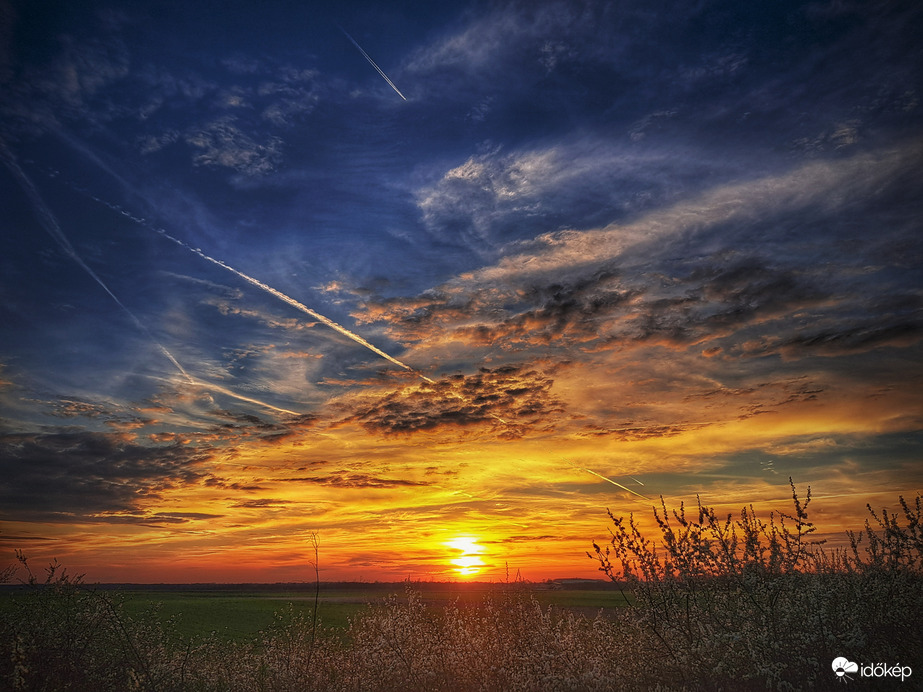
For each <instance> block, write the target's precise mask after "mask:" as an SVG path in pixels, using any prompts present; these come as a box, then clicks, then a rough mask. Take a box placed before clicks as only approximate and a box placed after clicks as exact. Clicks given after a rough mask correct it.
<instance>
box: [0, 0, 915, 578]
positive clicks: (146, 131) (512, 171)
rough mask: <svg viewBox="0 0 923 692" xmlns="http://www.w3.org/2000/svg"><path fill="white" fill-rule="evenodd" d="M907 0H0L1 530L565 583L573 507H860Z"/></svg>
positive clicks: (875, 475) (907, 356)
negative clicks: (807, 499)
mask: <svg viewBox="0 0 923 692" xmlns="http://www.w3.org/2000/svg"><path fill="white" fill-rule="evenodd" d="M921 14H923V8H921V6H920V4H919V3H916V2H909V1H908V2H876V3H868V2H859V1H856V2H853V1H851V0H830V1H827V0H818V1H817V2H807V3H804V2H784V1H780V2H773V3H746V2H739V0H701V1H700V2H678V1H667V2H657V1H651V0H644V1H643V2H641V1H640V0H614V1H612V2H605V1H602V0H600V1H597V2H589V1H587V2H584V1H580V0H568V1H563V2H555V1H551V0H538V1H534V2H533V1H528V2H526V1H522V2H482V1H475V2H460V3H433V2H409V1H408V2H329V3H321V2H312V1H310V0H309V1H307V2H297V3H296V2H273V3H256V2H240V1H235V0H223V1H222V2H212V1H202V2H187V3H164V2H152V1H150V0H140V1H132V2H131V3H128V2H101V1H98V0H88V1H87V2H80V3H73V2H64V1H56V0H28V1H26V0H13V1H11V0H0V91H2V93H3V98H2V99H0V163H2V165H0V205H2V209H3V213H2V215H0V216H2V218H0V325H2V329H0V563H2V562H4V561H8V562H13V559H14V551H15V550H17V549H18V550H22V551H23V552H24V553H25V554H26V555H27V556H29V557H31V558H32V560H33V563H34V564H35V565H36V566H38V565H40V564H42V563H43V562H46V561H50V560H51V559H55V558H56V559H57V560H59V561H60V562H61V563H62V564H64V565H65V566H67V567H68V568H69V569H70V570H71V571H72V572H77V573H85V574H86V579H87V580H89V581H103V582H106V581H132V582H200V581H217V582H277V581H300V580H306V581H311V580H313V578H314V571H313V567H312V561H313V560H314V558H315V556H314V552H313V547H312V537H314V538H316V539H317V544H318V553H317V564H318V567H319V573H320V576H321V579H324V580H367V581H369V580H383V581H392V580H402V579H407V578H410V579H420V580H454V579H471V578H476V579H483V580H503V579H505V578H507V577H513V576H514V575H517V574H518V575H519V576H521V577H523V578H525V579H531V580H541V579H546V578H554V577H585V578H594V577H601V576H602V575H600V573H599V572H598V571H597V564H596V563H594V562H593V561H592V560H591V559H589V558H588V557H587V556H586V551H587V549H591V547H592V545H591V544H592V541H594V540H595V541H597V542H600V541H605V540H606V537H607V535H608V533H607V531H608V529H607V527H608V526H609V518H608V516H607V514H606V511H607V509H609V510H611V511H612V512H613V514H615V515H616V516H619V515H623V516H627V515H628V514H629V513H633V514H634V515H635V516H636V517H637V518H638V520H639V521H640V522H641V523H642V525H644V526H647V527H650V526H652V525H653V519H652V513H651V507H652V506H653V505H654V504H659V502H660V498H661V497H662V498H663V501H664V504H665V505H666V506H667V507H676V506H678V505H679V504H680V502H684V503H686V505H687V506H689V505H694V504H695V503H696V501H697V500H696V498H697V497H698V498H700V499H701V502H703V503H704V504H706V505H710V506H715V507H717V508H718V509H719V510H720V512H721V513H726V512H739V510H740V508H741V507H743V506H744V505H748V504H753V506H754V507H755V508H756V509H757V510H758V511H760V512H768V511H770V510H775V511H785V510H790V509H791V502H790V498H791V490H790V488H789V478H790V477H791V478H792V479H793V480H794V483H795V485H796V487H797V489H798V492H799V495H800V496H801V497H802V498H803V497H804V495H805V494H806V492H807V488H808V486H810V488H811V492H812V495H813V498H814V499H813V501H812V503H811V505H810V510H811V516H812V518H813V519H814V520H815V522H816V523H817V525H818V527H819V534H822V535H824V536H827V537H829V538H830V539H831V541H834V542H835V541H836V540H841V539H842V537H843V532H844V531H845V530H846V529H859V528H861V527H862V524H863V522H864V520H865V517H866V511H865V505H866V503H871V504H872V505H873V506H874V507H875V508H876V509H881V508H887V509H889V511H894V510H895V509H896V508H897V507H898V504H897V501H898V497H899V496H902V495H903V496H905V497H907V498H908V499H912V498H913V497H915V496H916V495H917V494H918V493H920V492H921V491H923V463H921V462H923V458H921V451H923V395H921V392H923V359H921V355H923V354H921V338H923V310H921V308H923V281H921V278H923V277H921V267H923V232H921V231H923V228H921V222H923V194H921V188H920V180H921V176H923V103H921V98H923V93H921V87H920V85H923V45H921V43H920V41H919V36H920V34H921V30H923V16H921ZM838 537H839V538H838Z"/></svg>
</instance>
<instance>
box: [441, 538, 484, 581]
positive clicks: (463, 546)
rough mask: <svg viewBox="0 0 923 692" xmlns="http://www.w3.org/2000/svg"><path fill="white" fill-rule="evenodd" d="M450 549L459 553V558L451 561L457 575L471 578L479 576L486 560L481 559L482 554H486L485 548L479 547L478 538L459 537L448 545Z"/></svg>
mask: <svg viewBox="0 0 923 692" xmlns="http://www.w3.org/2000/svg"><path fill="white" fill-rule="evenodd" d="M446 545H447V546H449V548H451V549H452V550H453V551H456V552H457V553H458V556H457V557H455V558H453V559H452V560H451V563H452V564H453V565H455V567H454V568H453V569H454V570H455V572H456V573H458V574H459V575H460V576H462V577H471V576H474V575H475V574H479V573H480V571H481V568H483V567H484V560H482V559H481V557H480V553H483V552H484V546H482V545H479V544H478V542H477V539H476V538H472V537H471V536H459V537H458V538H455V539H453V540H451V541H448V542H447V543H446Z"/></svg>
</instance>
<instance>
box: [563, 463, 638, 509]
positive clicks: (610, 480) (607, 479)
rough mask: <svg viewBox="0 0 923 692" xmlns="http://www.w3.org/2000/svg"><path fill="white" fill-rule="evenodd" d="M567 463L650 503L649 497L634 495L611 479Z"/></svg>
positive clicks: (631, 491)
mask: <svg viewBox="0 0 923 692" xmlns="http://www.w3.org/2000/svg"><path fill="white" fill-rule="evenodd" d="M568 463H569V464H571V466H573V467H574V468H577V469H580V470H581V471H586V472H587V473H591V474H593V475H594V476H596V477H597V478H602V479H603V480H604V481H606V482H607V483H612V485H614V486H616V487H619V488H621V489H622V490H624V491H625V492H629V493H631V494H632V495H637V496H638V497H640V498H643V499H645V500H647V501H650V499H651V498H649V497H646V496H645V495H642V494H641V493H636V492H635V491H634V490H632V489H631V488H626V487H625V486H624V485H622V484H621V483H616V482H615V481H614V480H612V479H611V478H606V477H605V476H603V475H602V474H601V473H596V471H591V470H590V469H588V468H584V467H583V466H577V465H576V464H575V463H573V462H568Z"/></svg>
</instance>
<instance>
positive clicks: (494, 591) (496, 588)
mask: <svg viewBox="0 0 923 692" xmlns="http://www.w3.org/2000/svg"><path fill="white" fill-rule="evenodd" d="M86 588H88V589H91V590H96V591H99V592H101V593H103V594H106V595H108V596H110V597H111V598H112V599H113V600H114V601H115V602H116V603H120V604H121V611H122V612H123V613H124V614H125V615H127V616H128V617H130V618H133V619H144V618H146V617H147V615H149V614H151V613H153V615H154V617H155V618H156V619H157V620H159V621H160V622H161V623H163V624H164V625H166V626H167V628H168V630H170V631H172V632H174V633H175V634H176V635H177V637H179V638H182V639H188V638H189V637H205V636H210V635H214V636H216V637H217V638H219V639H222V640H228V641H238V642H244V641H250V640H252V639H254V638H256V637H257V635H258V634H259V633H260V632H261V631H265V630H268V629H269V628H272V627H273V626H274V625H276V624H278V623H279V618H280V617H282V618H283V619H284V618H285V617H291V616H293V615H298V614H300V615H301V616H302V617H304V618H305V620H306V621H307V622H311V621H312V618H313V611H314V596H315V594H314V585H312V584H305V585H301V584H298V585H261V584H245V585H239V586H238V585H229V586H225V585H175V586H173V585H153V586H145V585H120V586H111V585H101V586H88V587H86ZM406 588H407V585H405V584H402V583H391V584H381V583H379V584H361V583H353V584H321V586H320V593H319V598H318V602H317V615H318V623H319V626H320V627H323V628H324V629H326V630H333V631H335V632H345V631H346V630H347V628H348V627H349V622H350V619H351V618H354V617H356V616H357V615H358V614H360V613H361V612H362V611H364V610H366V609H367V608H368V607H369V606H370V605H373V604H376V603H381V602H382V601H384V600H385V599H387V598H388V597H389V596H397V597H398V598H399V599H403V598H406V595H405V590H406ZM411 588H412V589H413V590H414V591H416V592H417V593H418V595H419V597H420V599H421V600H422V601H423V602H425V603H426V604H427V606H428V607H431V608H433V610H434V611H438V609H440V608H442V607H444V606H446V605H448V604H450V603H458V604H459V605H461V606H465V605H476V604H479V603H483V602H484V601H485V599H487V598H489V597H496V596H498V595H499V594H501V593H502V592H503V591H504V590H509V589H511V588H513V589H516V590H517V591H522V590H524V591H525V592H526V593H528V594H529V595H531V596H532V597H534V598H535V600H536V601H538V602H539V603H540V604H541V605H542V606H543V607H545V608H547V607H549V606H552V607H555V608H562V609H568V610H573V611H576V612H579V613H582V614H584V615H588V616H590V617H593V616H595V615H596V613H597V612H599V611H600V610H603V612H605V611H606V610H611V609H613V608H618V607H621V606H624V605H625V600H624V598H623V596H622V594H621V592H619V591H618V590H615V589H612V588H611V587H610V588H605V587H602V588H599V587H596V588H575V589H570V588H554V589H551V588H548V587H547V586H546V585H529V584H517V585H506V584H485V583H474V584H467V583H431V582H422V583H420V582H418V583H414V584H413V585H412V586H411ZM27 593H28V590H27V589H25V588H16V587H14V588H12V589H7V590H4V591H3V593H0V613H2V611H3V610H4V609H5V608H9V607H11V606H12V600H15V599H16V598H21V597H25V596H26V594H27ZM11 599H12V600H11Z"/></svg>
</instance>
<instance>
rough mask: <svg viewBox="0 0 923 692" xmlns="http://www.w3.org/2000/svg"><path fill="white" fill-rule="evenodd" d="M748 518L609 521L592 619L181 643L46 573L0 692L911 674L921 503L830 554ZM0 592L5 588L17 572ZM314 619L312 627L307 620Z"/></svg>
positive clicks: (532, 607) (9, 617) (559, 617)
mask: <svg viewBox="0 0 923 692" xmlns="http://www.w3.org/2000/svg"><path fill="white" fill-rule="evenodd" d="M792 494H793V501H794V512H793V513H792V514H790V515H788V514H773V515H770V518H769V520H768V521H763V520H761V519H759V518H757V516H756V515H755V514H754V512H753V509H752V508H745V509H744V510H743V511H742V512H741V513H740V514H739V515H738V516H737V517H736V518H735V517H732V516H727V517H724V518H719V517H718V516H717V514H716V513H715V512H714V510H712V509H710V508H706V507H697V508H695V510H694V511H692V512H687V511H685V509H684V508H682V507H681V508H680V509H678V510H675V511H668V510H667V509H666V508H665V507H663V506H662V505H661V508H660V509H659V510H655V516H656V518H657V522H658V524H659V527H660V536H659V537H658V540H657V541H656V542H655V541H654V540H653V539H652V538H646V537H644V536H643V535H642V534H641V532H640V531H639V530H638V528H637V525H636V523H635V521H634V519H633V518H631V517H629V518H628V519H624V518H617V517H614V516H613V517H612V519H613V522H614V526H613V527H612V538H611V541H610V543H609V544H608V545H606V546H604V547H599V546H595V545H594V551H593V552H592V553H590V554H589V555H590V557H591V558H593V559H595V560H598V561H599V564H600V569H601V570H602V571H603V572H604V573H605V574H606V575H607V576H609V577H610V579H612V581H613V582H614V583H616V584H618V585H620V586H621V588H622V589H623V590H624V597H625V601H624V602H623V603H626V605H625V606H624V607H620V608H613V609H609V610H608V611H606V612H605V613H600V614H599V615H597V616H595V617H594V616H588V615H585V614H582V613H577V612H574V611H573V610H569V609H566V608H561V607H557V606H545V605H543V604H542V602H541V601H540V600H539V599H538V598H536V594H535V593H534V592H533V591H532V590H530V589H528V588H526V587H525V585H521V584H516V583H512V584H508V585H504V586H503V587H502V588H497V589H492V590H486V591H484V592H483V594H482V595H481V596H480V597H478V598H477V599H473V598H464V599H462V598H460V599H458V600H455V601H451V602H448V603H443V604H441V605H436V604H434V603H433V602H432V599H427V598H426V594H425V590H423V589H420V588H414V586H413V585H410V584H409V585H408V586H407V588H406V590H405V593H404V594H403V595H400V596H396V595H395V596H390V597H388V598H385V599H382V600H380V601H379V602H377V603H374V604H371V605H369V606H368V607H367V608H363V609H362V610H361V611H358V612H357V614H356V615H355V616H354V617H352V618H351V619H350V621H349V622H348V624H346V625H345V626H343V627H339V628H327V627H325V626H324V625H323V622H322V618H323V605H322V604H321V607H320V609H319V610H320V613H318V608H317V607H316V603H317V602H313V603H310V607H308V608H301V609H296V608H293V607H289V608H288V609H283V610H282V611H280V612H279V613H277V614H276V616H275V620H274V622H273V623H272V624H271V625H269V626H267V627H265V628H264V629H263V630H262V631H261V632H260V633H259V635H258V636H255V637H252V638H250V639H247V640H243V641H240V640H229V639H228V638H223V637H220V636H195V637H189V636H184V635H182V634H181V633H179V632H177V630H176V628H175V627H174V626H173V622H172V620H170V619H166V620H165V621H164V619H162V618H159V617H157V615H156V613H154V612H150V611H149V612H138V611H137V610H135V611H132V610H131V609H129V608H126V607H125V604H124V602H123V599H122V597H120V596H119V594H118V593H117V592H113V591H109V590H103V589H99V588H90V587H87V586H85V585H84V584H83V583H82V582H81V580H80V579H79V578H72V577H70V576H69V575H68V574H67V573H66V571H64V570H63V569H61V568H60V567H59V566H57V565H52V566H51V567H49V568H48V569H47V570H46V575H45V576H44V578H36V577H35V576H34V575H33V574H32V573H31V571H29V569H28V562H27V560H26V559H25V558H24V557H23V556H22V555H21V554H20V555H19V556H18V557H19V558H20V563H21V565H20V567H19V572H20V574H24V575H25V578H24V579H23V581H25V582H26V583H27V584H28V585H30V587H29V588H26V589H24V590H23V591H22V592H21V593H18V594H16V595H15V596H13V597H11V599H10V601H9V602H8V603H6V604H5V607H4V608H3V609H2V611H0V617H2V620H0V689H12V690H93V691H102V690H133V689H134V690H248V691H249V690H393V689H401V690H452V691H455V690H459V691H463V690H542V691H544V690H656V689H660V690H683V689H686V690H719V689H724V690H748V689H754V690H755V689H776V690H785V689H844V688H841V687H839V685H840V684H841V683H842V682H843V681H844V678H843V677H838V676H837V675H836V673H835V672H834V671H833V669H832V667H831V662H832V661H833V659H835V658H838V657H841V656H842V657H846V658H848V659H849V660H850V661H853V662H858V663H859V664H863V663H869V664H871V663H875V664H878V663H887V664H888V665H890V666H895V665H898V664H899V665H900V666H903V667H906V668H907V669H908V670H912V673H911V677H910V678H909V679H906V680H905V681H904V682H903V683H902V682H901V681H900V680H899V679H896V678H894V677H879V678H875V679H872V678H865V679H857V678H860V673H858V672H847V673H846V674H845V675H844V677H845V678H847V679H848V677H852V678H853V680H852V682H855V683H857V684H856V685H855V689H862V690H869V689H901V687H902V685H905V686H906V689H912V688H914V687H916V686H917V685H918V684H919V680H920V679H921V678H923V628H921V616H923V526H921V524H920V519H921V498H919V497H918V498H916V500H915V502H914V503H913V504H911V503H907V502H905V501H904V500H903V498H901V507H902V512H901V513H900V515H898V514H887V513H876V512H874V511H873V510H872V508H871V507H869V513H870V516H869V518H868V520H867V521H866V523H865V528H864V529H863V530H861V531H857V532H850V533H848V534H847V535H848V538H849V547H848V548H847V549H845V550H842V549H840V550H824V548H823V546H822V545H820V544H819V543H817V542H814V541H812V540H811V534H813V533H814V530H815V529H814V526H813V524H812V523H811V522H810V521H809V520H808V514H807V507H808V505H809V503H810V492H809V493H808V497H807V498H806V500H805V501H803V502H802V501H801V500H799V498H798V497H797V494H796V493H795V490H794V487H793V488H792ZM0 576H2V577H3V578H4V579H5V580H7V581H9V580H11V579H14V578H15V576H16V572H15V570H13V569H10V570H7V572H6V573H5V574H3V575H0ZM318 614H319V615H320V618H318V617H317V616H318Z"/></svg>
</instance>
